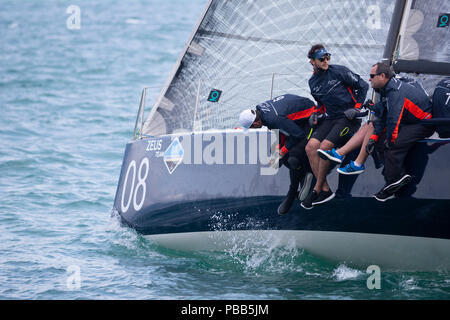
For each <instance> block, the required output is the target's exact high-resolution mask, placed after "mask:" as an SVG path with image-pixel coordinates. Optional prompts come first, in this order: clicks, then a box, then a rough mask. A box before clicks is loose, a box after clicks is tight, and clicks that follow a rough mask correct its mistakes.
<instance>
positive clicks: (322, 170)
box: [314, 139, 334, 193]
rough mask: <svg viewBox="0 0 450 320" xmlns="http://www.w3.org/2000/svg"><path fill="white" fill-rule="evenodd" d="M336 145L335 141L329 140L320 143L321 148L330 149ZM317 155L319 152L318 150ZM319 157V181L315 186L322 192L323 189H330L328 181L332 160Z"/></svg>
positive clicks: (318, 191) (317, 190)
mask: <svg viewBox="0 0 450 320" xmlns="http://www.w3.org/2000/svg"><path fill="white" fill-rule="evenodd" d="M333 147H334V143H332V142H331V141H329V140H326V139H325V140H323V141H322V143H321V144H320V149H322V150H330V149H332V148H333ZM316 155H317V152H316ZM318 158H319V170H318V174H317V176H316V179H317V182H316V185H315V186H314V190H316V192H317V193H320V192H321V191H322V190H323V191H328V190H330V186H329V185H328V183H327V173H328V169H329V168H330V161H329V160H323V159H322V158H320V157H319V156H318Z"/></svg>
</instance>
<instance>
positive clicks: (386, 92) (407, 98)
mask: <svg viewBox="0 0 450 320" xmlns="http://www.w3.org/2000/svg"><path fill="white" fill-rule="evenodd" d="M380 95H381V101H380V102H378V103H377V104H375V106H374V110H375V115H376V116H377V118H378V120H377V121H375V122H374V128H375V130H374V134H373V135H372V139H374V140H378V137H379V136H380V135H381V134H382V133H383V132H384V130H386V140H387V141H390V142H395V140H396V139H397V137H398V131H399V127H400V125H401V124H413V123H417V122H418V121H420V120H423V119H431V117H432V116H431V103H430V98H429V97H428V95H427V93H426V91H425V90H424V89H423V87H422V86H421V85H420V84H419V83H418V82H417V81H412V79H408V78H401V79H396V78H391V80H389V82H388V83H387V84H386V85H385V86H384V88H382V89H380Z"/></svg>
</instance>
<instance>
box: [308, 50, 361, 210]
mask: <svg viewBox="0 0 450 320" xmlns="http://www.w3.org/2000/svg"><path fill="white" fill-rule="evenodd" d="M330 57H331V54H330V53H328V51H327V50H326V49H325V48H324V46H323V45H321V44H317V45H314V46H313V47H312V48H311V49H310V51H309V53H308V58H309V59H310V63H311V65H312V66H313V67H314V73H313V76H312V77H311V78H310V79H309V87H310V89H311V94H312V96H313V97H314V99H315V100H316V101H317V105H318V107H319V108H323V109H325V112H326V117H325V119H324V120H323V121H322V122H321V123H320V124H319V126H318V128H317V129H316V130H315V131H314V133H313V135H312V137H311V139H310V140H309V141H308V144H307V146H306V153H307V155H308V158H309V162H310V165H311V168H312V171H313V173H314V175H315V176H316V179H317V181H316V184H315V186H314V190H313V191H312V192H311V193H310V194H309V195H308V197H307V198H306V199H305V200H304V201H303V202H302V204H301V205H302V207H303V208H305V209H312V207H313V206H314V205H318V204H322V203H325V202H327V201H330V200H331V199H333V198H334V196H335V194H334V193H333V192H332V191H331V190H330V187H329V185H328V183H327V180H326V176H327V173H328V169H329V166H330V161H329V160H325V159H321V158H320V157H319V155H318V153H317V150H319V149H322V150H331V149H332V148H333V147H335V146H342V145H344V144H345V143H346V142H347V140H348V139H349V138H350V137H351V136H352V135H353V134H354V133H356V132H357V131H358V129H359V127H360V126H361V121H360V120H358V119H357V118H356V116H357V114H358V113H359V108H360V107H361V105H362V104H363V103H364V101H365V98H366V94H367V90H368V89H369V85H368V84H367V82H365V81H364V80H362V79H361V78H360V76H359V75H357V74H355V73H353V72H352V71H351V70H349V69H348V68H347V67H344V66H340V65H330V64H329V61H330Z"/></svg>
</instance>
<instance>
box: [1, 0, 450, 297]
mask: <svg viewBox="0 0 450 320" xmlns="http://www.w3.org/2000/svg"><path fill="white" fill-rule="evenodd" d="M205 2H206V1H205V0H190V1H187V0H170V1H162V0H141V1H138V0H127V1H118V0H117V1H114V0H104V1H97V2H96V3H93V2H92V1H87V0H80V1H77V3H76V5H78V6H79V7H80V9H81V24H80V29H79V30H69V29H68V28H67V25H66V21H67V19H68V17H69V16H70V14H68V13H66V9H67V7H68V6H69V5H70V4H71V3H70V2H67V1H56V0H46V1H42V0H28V1H13V0H7V1H5V0H1V1H0V6H1V10H0V43H1V46H0V142H1V143H0V299H304V298H305V299H372V298H374V299H448V298H450V293H449V292H450V277H449V274H448V273H443V272H435V273H382V279H381V289H380V290H369V289H368V288H367V285H366V281H367V278H368V276H369V275H368V274H367V273H366V270H355V269H351V268H349V267H347V266H346V265H343V264H342V265H330V264H327V263H326V262H324V261H321V260H319V259H318V258H316V257H314V256H311V255H309V254H307V253H305V252H303V251H302V250H298V249H294V248H288V247H287V248H277V247H275V246H274V245H273V244H272V243H270V241H265V240H257V239H256V240H254V242H255V241H256V242H257V243H252V242H251V241H250V243H249V245H248V246H245V247H241V248H236V249H234V250H230V251H227V252H223V253H186V252H177V251H171V250H168V249H164V248H161V247H158V246H157V245H155V244H153V243H151V242H149V241H148V240H145V239H144V238H143V237H141V236H140V235H138V234H136V233H135V232H134V231H133V230H130V229H128V228H126V227H123V226H121V225H120V224H119V222H118V220H117V218H116V217H112V216H111V208H112V204H113V200H114V195H115V190H116V185H117V181H118V178H119V173H120V166H121V161H122V156H123V151H124V147H125V144H126V142H127V141H128V140H129V139H130V138H131V136H132V129H133V126H134V121H135V116H136V112H137V107H138V103H139V98H140V91H141V89H142V88H143V87H144V86H154V87H156V88H158V87H160V86H161V85H162V84H163V83H164V82H165V80H166V78H167V76H168V75H169V72H170V70H171V68H172V66H173V64H174V62H175V60H176V59H177V57H178V55H179V53H180V51H181V49H182V48H183V46H184V43H185V41H186V40H187V38H188V36H189V34H190V32H191V30H192V28H193V26H194V24H195V22H196V21H197V19H198V17H199V15H200V13H201V11H202V10H203V7H204V5H205ZM158 91H159V89H155V90H154V93H152V94H153V95H156V94H157V92H158ZM78 275H79V278H78V279H80V281H79V282H78V281H73V279H74V277H75V276H78ZM78 284H79V288H78V287H77V285H78Z"/></svg>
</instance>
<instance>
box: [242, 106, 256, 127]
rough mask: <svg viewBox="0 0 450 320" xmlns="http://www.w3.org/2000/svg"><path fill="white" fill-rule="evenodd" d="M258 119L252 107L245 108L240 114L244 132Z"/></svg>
mask: <svg viewBox="0 0 450 320" xmlns="http://www.w3.org/2000/svg"><path fill="white" fill-rule="evenodd" d="M255 119H256V112H255V111H253V110H250V109H247V110H244V111H242V112H241V114H240V115H239V123H240V124H241V126H242V129H244V132H245V131H247V130H248V128H250V126H251V125H252V124H253V122H254V121H255Z"/></svg>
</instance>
